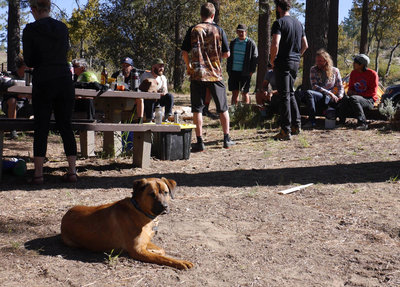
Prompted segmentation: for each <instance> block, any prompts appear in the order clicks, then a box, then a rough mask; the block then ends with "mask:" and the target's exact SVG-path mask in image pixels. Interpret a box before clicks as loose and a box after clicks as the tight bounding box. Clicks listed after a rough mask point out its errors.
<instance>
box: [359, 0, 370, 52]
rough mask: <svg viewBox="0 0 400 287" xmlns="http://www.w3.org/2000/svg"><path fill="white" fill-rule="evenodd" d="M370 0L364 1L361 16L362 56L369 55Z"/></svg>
mask: <svg viewBox="0 0 400 287" xmlns="http://www.w3.org/2000/svg"><path fill="white" fill-rule="evenodd" d="M368 2H369V1H368V0H363V4H362V15H361V39H360V54H367V53H368Z"/></svg>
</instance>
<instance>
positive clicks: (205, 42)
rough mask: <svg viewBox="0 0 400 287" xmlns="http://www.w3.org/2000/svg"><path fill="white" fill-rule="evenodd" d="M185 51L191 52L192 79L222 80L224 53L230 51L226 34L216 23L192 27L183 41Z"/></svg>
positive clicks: (205, 80)
mask: <svg viewBox="0 0 400 287" xmlns="http://www.w3.org/2000/svg"><path fill="white" fill-rule="evenodd" d="M181 49H182V50H183V51H186V52H188V53H190V54H191V64H192V68H193V71H192V73H191V74H190V80H192V81H204V82H217V81H222V65H221V59H222V58H221V56H222V53H226V52H228V51H229V44H228V39H227V37H226V34H225V32H224V30H222V28H220V27H219V26H218V25H217V24H215V23H205V22H203V23H200V24H197V25H195V26H193V27H190V28H189V30H188V31H187V33H186V36H185V39H184V40H183V43H182V48H181Z"/></svg>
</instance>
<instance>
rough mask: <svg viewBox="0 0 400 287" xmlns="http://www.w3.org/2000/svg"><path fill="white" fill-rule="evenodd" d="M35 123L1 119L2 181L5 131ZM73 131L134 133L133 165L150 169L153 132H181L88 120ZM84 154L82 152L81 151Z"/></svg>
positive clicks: (172, 128)
mask: <svg viewBox="0 0 400 287" xmlns="http://www.w3.org/2000/svg"><path fill="white" fill-rule="evenodd" d="M33 125H34V121H33V120H30V119H7V118H0V181H1V178H2V166H3V146H4V144H3V142H4V132H5V131H12V130H18V131H29V130H33ZM50 129H52V130H57V128H56V123H55V122H54V121H51V122H50ZM72 129H73V130H76V131H80V132H82V131H101V132H117V131H124V132H134V133H133V165H134V166H135V167H141V168H145V167H149V166H150V153H151V133H152V132H179V131H180V130H181V127H180V126H179V125H174V124H172V125H162V124H160V125H156V124H152V123H149V124H118V123H98V122H93V121H88V120H82V121H73V122H72ZM81 152H82V151H81Z"/></svg>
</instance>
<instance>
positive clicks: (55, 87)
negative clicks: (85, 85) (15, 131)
mask: <svg viewBox="0 0 400 287" xmlns="http://www.w3.org/2000/svg"><path fill="white" fill-rule="evenodd" d="M29 4H30V7H31V13H32V15H33V17H34V18H35V20H36V21H35V22H33V23H30V24H27V25H26V27H25V29H24V31H23V35H22V42H23V51H24V58H25V62H26V64H27V65H28V67H32V68H33V79H32V86H33V87H32V104H33V113H34V117H35V120H34V121H35V125H34V141H33V153H34V164H35V171H34V175H33V178H32V180H31V181H30V182H31V183H32V184H42V183H43V163H44V159H45V156H46V150H47V137H48V133H49V124H50V117H51V113H52V111H54V116H55V120H56V124H57V128H58V130H59V131H60V134H61V137H62V140H63V144H64V151H65V154H66V156H67V160H68V172H67V174H66V175H65V176H64V180H65V181H68V182H76V180H77V175H76V167H75V162H76V154H77V149H76V141H75V136H74V133H73V131H72V127H71V119H72V111H73V107H74V99H75V90H74V87H73V83H72V75H71V71H70V70H69V67H68V63H67V51H68V49H69V35H68V29H67V27H66V25H65V24H64V23H62V22H60V21H57V20H55V19H53V18H51V17H50V16H49V15H50V6H51V2H50V0H30V1H29Z"/></svg>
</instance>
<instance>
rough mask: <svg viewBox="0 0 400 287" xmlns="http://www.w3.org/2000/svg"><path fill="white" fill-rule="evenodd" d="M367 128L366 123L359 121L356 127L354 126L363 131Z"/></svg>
mask: <svg viewBox="0 0 400 287" xmlns="http://www.w3.org/2000/svg"><path fill="white" fill-rule="evenodd" d="M367 129H368V125H367V124H366V123H360V124H359V125H358V126H357V127H356V130H359V131H365V130H367Z"/></svg>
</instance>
